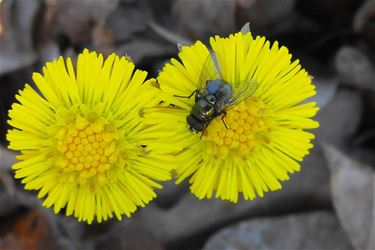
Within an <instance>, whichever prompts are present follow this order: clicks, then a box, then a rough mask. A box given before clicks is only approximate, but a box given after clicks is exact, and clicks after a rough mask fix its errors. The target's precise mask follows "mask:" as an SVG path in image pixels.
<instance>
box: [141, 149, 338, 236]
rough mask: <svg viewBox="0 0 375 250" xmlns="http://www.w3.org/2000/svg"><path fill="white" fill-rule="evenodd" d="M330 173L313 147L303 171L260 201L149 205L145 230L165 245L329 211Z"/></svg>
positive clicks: (193, 199)
mask: <svg viewBox="0 0 375 250" xmlns="http://www.w3.org/2000/svg"><path fill="white" fill-rule="evenodd" d="M328 178H329V172H328V169H327V167H326V165H325V161H324V158H323V156H322V153H321V151H320V148H319V147H318V146H316V147H315V148H314V149H313V150H312V151H311V152H310V155H309V156H308V157H306V158H305V160H304V162H303V163H302V170H301V172H299V173H295V174H293V175H291V179H290V180H289V181H286V182H284V183H282V189H281V190H279V191H275V192H268V193H265V195H264V197H263V198H256V199H254V200H253V201H239V202H238V203H237V204H233V203H231V202H228V201H222V200H219V199H211V200H208V199H203V200H199V199H198V198H196V197H195V196H194V195H192V194H190V193H188V194H186V195H185V196H184V197H182V198H181V200H180V201H179V202H178V203H177V204H176V205H174V206H173V207H171V208H169V209H162V208H160V207H158V206H156V205H155V204H153V203H151V204H149V205H148V206H147V207H145V208H144V209H142V210H141V211H140V214H141V215H140V216H141V219H142V221H143V223H144V224H145V226H146V227H147V228H148V229H149V230H150V231H151V232H152V233H153V234H154V235H155V237H156V238H157V239H158V240H160V241H161V242H164V243H168V242H174V241H178V240H180V239H184V238H188V237H191V236H192V235H196V234H199V233H202V232H207V231H211V230H217V229H218V228H219V227H221V226H223V225H226V224H228V223H232V222H235V221H237V220H238V219H239V218H246V217H253V216H267V215H272V214H279V213H283V212H285V211H289V212H292V211H299V210H300V209H316V208H320V209H322V208H329V207H330V206H331V205H330V193H329V182H328V181H329V179H328Z"/></svg>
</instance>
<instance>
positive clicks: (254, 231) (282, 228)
mask: <svg viewBox="0 0 375 250" xmlns="http://www.w3.org/2000/svg"><path fill="white" fill-rule="evenodd" d="M203 249H204V250H214V249H221V250H225V249H228V250H229V249H330V250H334V249H337V250H339V249H352V247H351V245H350V242H349V240H348V238H347V235H346V234H345V232H344V230H343V229H342V228H341V226H340V222H339V221H338V219H337V217H336V216H335V214H333V213H329V212H312V213H305V214H298V215H295V214H293V215H288V216H280V217H274V218H257V219H251V220H246V221H243V222H240V223H238V224H236V225H234V226H230V227H227V228H224V229H223V230H220V231H219V232H218V233H216V234H214V235H213V236H212V237H211V238H210V239H209V240H208V242H207V243H206V245H205V246H204V248H203Z"/></svg>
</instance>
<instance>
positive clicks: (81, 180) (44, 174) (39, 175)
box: [7, 50, 170, 223]
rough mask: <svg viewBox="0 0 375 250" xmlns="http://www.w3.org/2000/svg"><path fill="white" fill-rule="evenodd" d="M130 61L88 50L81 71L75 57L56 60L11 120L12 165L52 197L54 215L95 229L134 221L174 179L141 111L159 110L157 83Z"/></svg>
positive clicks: (25, 93) (23, 94)
mask: <svg viewBox="0 0 375 250" xmlns="http://www.w3.org/2000/svg"><path fill="white" fill-rule="evenodd" d="M134 68H135V66H134V64H133V63H132V62H131V61H129V60H127V59H126V58H125V57H122V58H119V57H118V56H116V55H114V54H112V55H110V56H109V57H108V58H107V59H106V60H104V59H103V55H101V54H99V55H97V54H96V53H95V52H91V53H89V52H88V51H87V50H85V51H84V52H83V53H82V54H80V55H79V57H78V61H77V70H76V71H75V70H74V67H73V65H72V61H71V60H70V58H68V59H67V60H66V63H65V62H64V59H63V58H61V57H60V58H59V60H56V61H53V62H49V63H47V64H46V66H45V67H44V68H43V72H44V75H43V76H42V75H41V74H39V73H34V74H33V80H34V82H35V84H36V86H37V88H38V89H39V91H40V93H41V94H39V93H38V92H37V91H35V90H33V89H32V88H31V87H30V85H28V84H26V86H25V88H24V89H23V90H21V91H20V92H19V94H18V95H17V96H16V98H17V100H18V101H19V103H14V104H13V106H12V109H11V110H10V111H9V117H10V120H9V121H8V122H9V124H10V125H11V126H13V127H14V128H13V129H11V130H9V131H8V134H7V139H8V140H9V142H10V144H9V148H10V149H14V150H19V151H20V155H19V156H18V159H19V160H20V161H19V162H18V163H16V164H14V165H13V169H15V171H16V174H15V177H16V178H23V180H22V183H24V184H25V188H26V189H28V190H40V191H39V195H38V198H43V197H45V196H46V198H45V200H44V202H43V205H44V206H46V207H52V206H53V209H54V211H55V213H58V212H59V211H60V210H61V209H62V208H64V207H66V215H67V216H69V215H72V214H73V215H74V216H75V217H77V218H78V219H79V221H86V222H87V223H92V221H93V220H94V219H95V218H96V220H97V221H98V222H101V221H102V220H107V219H108V218H112V217H113V214H115V216H116V217H117V218H118V219H119V220H121V217H122V215H123V214H125V215H127V216H130V214H131V213H133V212H134V211H135V210H136V209H137V206H142V207H143V206H145V204H147V203H148V202H149V201H150V200H152V199H153V198H154V197H155V196H156V194H155V193H154V191H153V189H154V188H161V186H160V184H158V183H156V182H155V181H161V180H168V179H169V178H170V173H169V172H170V168H169V165H168V163H167V162H166V159H167V158H166V157H164V156H163V154H162V153H160V152H158V150H157V149H155V148H150V147H146V146H145V145H147V141H148V140H152V138H153V137H156V136H158V133H157V132H158V129H157V128H154V127H152V126H149V125H145V124H144V122H143V121H141V119H140V117H139V111H140V109H141V108H144V107H148V106H151V107H152V106H154V105H157V104H158V103H159V102H160V100H158V99H157V98H156V96H155V94H156V93H155V88H154V87H152V86H151V85H152V80H150V81H147V82H144V81H145V78H146V76H147V73H146V72H144V71H140V70H134Z"/></svg>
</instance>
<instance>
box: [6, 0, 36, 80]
mask: <svg viewBox="0 0 375 250" xmlns="http://www.w3.org/2000/svg"><path fill="white" fill-rule="evenodd" d="M41 6H42V3H41V1H40V0H36V1H5V2H3V3H2V6H1V7H2V8H1V12H2V15H1V20H2V29H3V32H2V33H1V36H0V54H1V56H0V75H3V74H6V73H9V72H12V71H15V70H18V69H20V68H23V67H25V66H29V65H31V64H32V63H34V62H35V61H36V59H37V55H36V53H35V52H34V51H33V44H32V35H33V33H32V32H33V28H34V26H33V25H34V23H35V22H34V21H35V20H36V16H37V13H38V11H39V10H40V8H41Z"/></svg>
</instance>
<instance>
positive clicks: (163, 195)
mask: <svg viewBox="0 0 375 250" xmlns="http://www.w3.org/2000/svg"><path fill="white" fill-rule="evenodd" d="M187 192H189V185H188V183H186V182H184V183H181V184H180V185H176V184H175V180H170V181H167V182H163V188H162V189H158V190H156V194H157V197H156V198H155V200H154V201H153V202H155V204H157V205H158V206H159V207H162V208H170V207H172V206H174V205H175V204H176V203H177V202H179V200H180V199H181V198H182V197H184V195H185V194H186V193H187Z"/></svg>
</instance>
